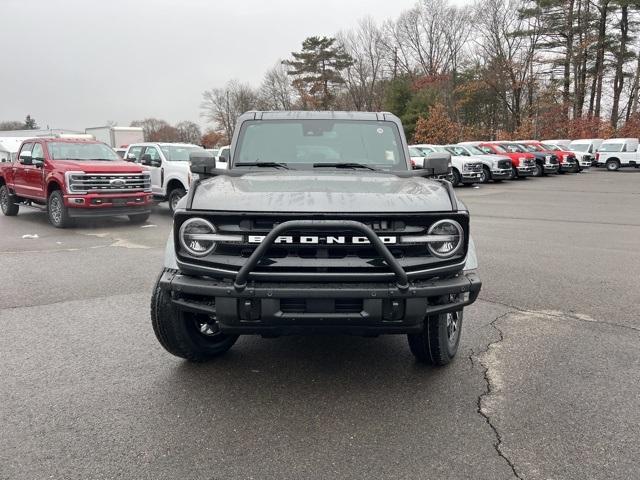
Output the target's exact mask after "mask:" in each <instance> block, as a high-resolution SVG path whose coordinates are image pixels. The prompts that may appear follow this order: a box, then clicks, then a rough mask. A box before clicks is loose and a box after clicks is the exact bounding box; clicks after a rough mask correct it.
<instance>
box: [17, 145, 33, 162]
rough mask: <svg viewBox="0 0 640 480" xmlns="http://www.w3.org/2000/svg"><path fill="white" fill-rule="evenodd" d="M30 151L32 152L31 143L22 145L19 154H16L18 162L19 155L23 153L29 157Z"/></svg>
mask: <svg viewBox="0 0 640 480" xmlns="http://www.w3.org/2000/svg"><path fill="white" fill-rule="evenodd" d="M32 150H33V143H25V144H24V145H22V148H21V149H20V153H19V154H18V161H19V160H20V155H22V154H23V153H28V154H29V156H31V151H32Z"/></svg>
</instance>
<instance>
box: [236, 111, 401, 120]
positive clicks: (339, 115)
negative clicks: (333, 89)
mask: <svg viewBox="0 0 640 480" xmlns="http://www.w3.org/2000/svg"><path fill="white" fill-rule="evenodd" d="M242 116H243V117H245V116H247V117H251V116H252V117H253V119H254V120H305V119H309V120H312V119H313V120H369V121H371V120H374V121H375V120H389V119H390V118H389V117H391V118H395V116H394V115H393V114H392V113H389V112H347V111H307V110H292V111H253V110H252V111H249V112H246V113H244V114H243V115H242ZM245 119H246V118H245Z"/></svg>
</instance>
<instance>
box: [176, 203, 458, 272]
mask: <svg viewBox="0 0 640 480" xmlns="http://www.w3.org/2000/svg"><path fill="white" fill-rule="evenodd" d="M185 218H188V217H186V216H182V215H177V216H176V218H175V232H177V231H179V228H180V225H181V223H182V222H183V221H184V220H185ZM442 218H450V219H455V220H456V221H457V222H458V223H460V225H461V226H462V228H463V229H464V231H465V239H464V248H462V249H461V250H460V251H459V252H458V253H457V254H455V255H454V256H453V257H451V258H449V259H445V260H443V259H441V258H438V257H435V256H433V255H431V254H430V253H429V250H428V248H427V245H426V244H424V243H414V244H411V243H404V242H402V243H401V242H400V237H401V236H406V235H425V234H426V233H427V230H428V228H429V226H430V225H431V224H432V223H433V222H435V221H437V220H440V219H442ZM208 219H209V220H210V221H212V223H213V224H214V225H215V226H216V229H217V232H218V233H220V234H227V235H237V236H239V237H240V238H241V240H240V238H239V239H238V240H240V241H228V242H220V243H218V244H217V246H216V248H215V250H214V251H213V252H212V253H211V254H209V255H208V256H206V257H201V258H195V257H191V256H189V255H188V254H187V253H186V252H184V251H182V250H179V251H178V257H179V260H182V261H184V262H186V263H189V264H190V265H197V266H203V267H210V268H215V269H219V270H224V271H226V272H237V271H238V270H239V269H240V268H241V267H242V266H243V265H244V264H245V262H246V261H247V258H248V257H250V256H251V254H252V253H253V252H254V250H255V249H256V248H257V246H258V245H259V244H260V240H259V238H254V239H253V240H254V241H253V242H251V241H249V240H250V237H264V236H265V235H267V234H268V233H269V232H270V231H271V230H272V229H273V228H274V226H276V225H278V224H280V223H282V222H285V221H288V220H302V219H305V220H313V219H318V220H320V219H322V220H356V221H360V222H362V223H364V224H365V225H367V226H369V227H370V228H371V229H372V230H373V231H374V232H375V233H376V234H377V235H378V236H379V237H381V238H382V239H383V242H384V243H385V244H386V246H387V248H388V249H389V251H390V252H391V254H392V255H393V256H394V258H396V259H397V260H398V263H399V264H400V266H401V267H402V268H404V269H405V271H406V272H407V273H410V272H412V271H421V272H422V271H427V270H428V269H430V268H435V267H440V266H447V265H455V264H458V263H459V262H460V261H461V260H462V259H464V257H465V255H466V246H467V242H468V225H469V222H468V216H467V215H466V214H453V213H452V214H449V215H444V214H440V215H433V216H429V217H425V216H420V215H406V214H405V215H397V216H388V217H371V216H365V217H364V218H363V217H359V218H358V217H354V216H350V215H343V216H341V215H331V216H326V217H325V216H322V217H320V218H318V217H316V216H313V215H304V214H291V216H282V215H264V216H252V217H244V216H243V217H240V216H237V215H233V214H230V215H219V214H218V215H216V216H214V217H208ZM360 235H361V234H359V233H357V232H354V231H352V230H348V229H344V230H331V231H327V230H321V229H318V230H315V231H314V230H313V229H305V230H295V231H288V232H286V233H284V234H283V235H282V236H283V237H284V236H290V237H292V243H288V242H287V243H274V244H273V245H272V246H271V247H270V248H268V250H267V252H266V254H265V255H264V256H263V257H262V259H261V260H260V262H259V263H258V265H257V266H256V267H255V269H254V270H253V272H254V273H274V272H275V273H287V272H294V273H300V272H303V273H304V274H311V273H317V274H323V273H325V274H342V273H348V274H359V273H366V272H370V273H389V271H390V269H389V266H388V265H387V264H386V263H385V262H384V260H383V258H382V256H381V255H380V254H379V253H378V251H377V250H376V249H375V248H374V247H373V246H372V245H370V244H369V243H368V240H365V242H362V243H353V242H354V241H355V239H354V237H360ZM302 237H314V238H315V237H318V243H314V244H308V243H301V238H302ZM329 237H333V238H336V237H337V238H344V242H343V243H328V238H329ZM360 238H364V237H360ZM385 239H386V240H385ZM390 242H392V243H390ZM176 245H179V239H178V238H176ZM227 276H232V275H231V274H228V275H227Z"/></svg>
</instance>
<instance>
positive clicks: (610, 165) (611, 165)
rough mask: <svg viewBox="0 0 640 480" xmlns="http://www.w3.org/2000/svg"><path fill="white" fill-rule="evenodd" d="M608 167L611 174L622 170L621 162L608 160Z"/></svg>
mask: <svg viewBox="0 0 640 480" xmlns="http://www.w3.org/2000/svg"><path fill="white" fill-rule="evenodd" d="M606 167H607V170H609V171H610V172H616V171H617V170H618V169H619V168H620V162H619V161H618V160H607V163H606Z"/></svg>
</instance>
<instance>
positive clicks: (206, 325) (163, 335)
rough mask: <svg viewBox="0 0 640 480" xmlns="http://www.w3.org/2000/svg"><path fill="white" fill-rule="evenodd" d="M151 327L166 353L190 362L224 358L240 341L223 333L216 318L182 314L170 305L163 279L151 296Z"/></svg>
mask: <svg viewBox="0 0 640 480" xmlns="http://www.w3.org/2000/svg"><path fill="white" fill-rule="evenodd" d="M162 273H164V270H163V272H162ZM162 273H161V274H160V276H162ZM151 324H152V325H153V331H154V333H155V334H156V338H157V339H158V341H159V342H160V345H162V346H163V347H164V349H165V350H166V351H168V352H169V353H171V354H173V355H175V356H176V357H180V358H184V359H186V360H189V361H190V362H205V361H207V360H210V359H212V358H214V357H217V356H219V355H222V354H223V353H225V352H226V351H227V350H229V349H230V348H231V347H232V346H233V344H234V343H236V340H238V335H226V334H224V333H222V332H220V331H219V329H218V324H217V322H216V321H215V319H214V318H211V317H209V316H207V315H203V314H192V313H186V312H181V311H179V310H178V309H177V308H176V307H175V305H174V304H173V303H172V302H171V294H170V293H169V292H168V291H167V290H163V289H162V288H160V277H158V281H156V286H155V288H154V291H153V296H152V297H151Z"/></svg>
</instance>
